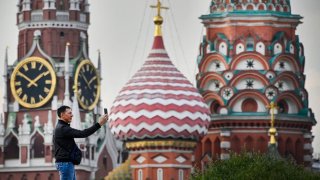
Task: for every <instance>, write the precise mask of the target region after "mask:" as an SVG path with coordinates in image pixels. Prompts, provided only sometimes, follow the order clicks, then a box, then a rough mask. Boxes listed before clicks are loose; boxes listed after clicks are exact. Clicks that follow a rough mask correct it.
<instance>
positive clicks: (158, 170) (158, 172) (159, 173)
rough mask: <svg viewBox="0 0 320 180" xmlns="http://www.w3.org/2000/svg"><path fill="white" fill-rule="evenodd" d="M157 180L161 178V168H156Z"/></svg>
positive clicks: (161, 179)
mask: <svg viewBox="0 0 320 180" xmlns="http://www.w3.org/2000/svg"><path fill="white" fill-rule="evenodd" d="M157 180H163V169H162V168H159V169H157Z"/></svg>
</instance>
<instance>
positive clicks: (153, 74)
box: [109, 26, 210, 141]
mask: <svg viewBox="0 0 320 180" xmlns="http://www.w3.org/2000/svg"><path fill="white" fill-rule="evenodd" d="M157 28H158V29H157ZM160 28H161V27H157V26H156V33H155V37H154V42H153V47H152V50H151V52H150V54H149V56H148V58H147V61H146V62H145V63H144V65H143V66H142V68H141V69H140V70H139V71H138V72H137V73H136V74H135V75H134V76H133V77H132V79H131V80H129V82H128V83H127V84H126V85H125V86H124V87H123V88H122V90H121V91H120V93H119V95H118V96H117V97H116V99H115V101H114V103H113V106H112V108H111V112H110V120H109V126H110V128H111V132H112V133H113V134H114V135H115V136H116V137H117V138H118V139H120V140H124V141H131V140H146V139H184V140H197V139H198V138H199V136H203V135H204V134H205V133H206V132H207V127H208V124H209V119H210V117H209V109H208V107H207V105H206V103H205V102H204V100H203V98H202V96H201V95H200V94H199V93H198V91H197V89H196V88H194V87H193V85H192V84H191V83H190V82H189V81H188V80H187V79H186V78H185V77H184V76H183V74H182V73H181V72H180V71H179V70H177V68H176V67H175V66H174V65H173V64H172V62H171V60H170V59H169V56H168V54H167V52H166V50H165V48H164V45H163V40H162V35H161V29H160ZM157 31H158V33H157Z"/></svg>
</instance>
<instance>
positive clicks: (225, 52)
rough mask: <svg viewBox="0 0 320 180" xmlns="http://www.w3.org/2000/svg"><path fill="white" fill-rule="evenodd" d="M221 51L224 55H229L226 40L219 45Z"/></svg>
mask: <svg viewBox="0 0 320 180" xmlns="http://www.w3.org/2000/svg"><path fill="white" fill-rule="evenodd" d="M219 52H220V53H221V54H223V55H225V56H226V55H227V52H228V47H227V43H225V42H222V43H220V45H219Z"/></svg>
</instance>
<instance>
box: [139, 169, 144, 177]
mask: <svg viewBox="0 0 320 180" xmlns="http://www.w3.org/2000/svg"><path fill="white" fill-rule="evenodd" d="M138 180H143V172H142V169H139V170H138Z"/></svg>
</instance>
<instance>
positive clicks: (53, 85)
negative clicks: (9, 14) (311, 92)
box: [0, 0, 117, 179]
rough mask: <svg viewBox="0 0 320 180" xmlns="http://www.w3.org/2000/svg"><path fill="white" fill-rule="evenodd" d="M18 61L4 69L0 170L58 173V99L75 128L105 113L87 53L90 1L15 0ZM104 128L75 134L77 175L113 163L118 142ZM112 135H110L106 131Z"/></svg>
mask: <svg viewBox="0 0 320 180" xmlns="http://www.w3.org/2000/svg"><path fill="white" fill-rule="evenodd" d="M17 8H18V13H17V26H18V29H19V38H18V47H17V53H18V56H17V60H16V61H15V62H14V63H13V64H12V65H8V63H7V62H8V56H6V60H5V65H4V67H5V68H4V69H5V72H4V73H3V77H4V84H3V86H4V89H6V91H5V92H4V93H3V94H4V95H3V110H4V113H3V115H2V116H1V120H0V149H1V150H0V167H1V168H0V176H1V177H3V178H4V179H59V174H58V172H57V170H56V168H55V163H54V162H55V159H54V154H53V152H54V151H53V143H52V135H53V130H54V127H55V124H56V121H57V119H58V117H57V116H56V110H57V108H58V107H59V106H61V105H68V106H70V107H72V109H73V114H74V117H73V123H72V124H71V126H72V127H74V128H77V129H84V128H86V127H89V126H91V125H92V124H93V123H94V122H96V120H97V119H98V118H99V116H100V115H101V113H102V111H101V110H102V108H101V104H100V79H101V76H100V75H101V74H100V67H101V60H100V56H99V59H98V67H96V66H95V65H94V64H93V63H92V61H91V60H90V57H89V54H88V32H87V30H88V27H89V23H90V13H89V3H88V0H19V1H18V4H17ZM108 132H109V130H108V129H107V128H106V127H102V128H101V129H100V131H99V132H97V133H96V134H94V135H92V136H90V137H88V138H86V139H82V140H79V141H76V142H77V143H78V145H79V146H80V147H81V150H82V152H83V159H82V163H81V164H80V165H79V166H77V167H76V172H77V176H78V177H80V176H81V177H83V178H84V179H95V178H100V177H104V176H105V175H106V174H107V172H108V171H109V170H110V169H112V168H113V166H115V165H116V163H117V162H116V158H117V149H116V148H115V146H110V145H108V149H107V148H106V141H108V143H110V141H113V139H108V140H107V138H108V137H107V136H105V134H106V133H108ZM110 138H112V136H110Z"/></svg>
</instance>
